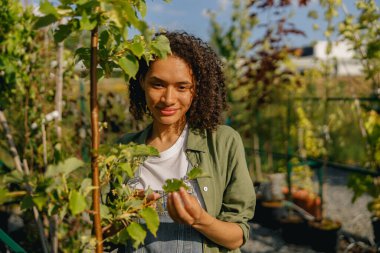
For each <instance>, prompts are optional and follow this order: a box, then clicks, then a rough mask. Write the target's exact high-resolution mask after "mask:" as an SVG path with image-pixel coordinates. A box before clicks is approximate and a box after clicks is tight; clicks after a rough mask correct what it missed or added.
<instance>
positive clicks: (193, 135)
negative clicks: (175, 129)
mask: <svg viewBox="0 0 380 253" xmlns="http://www.w3.org/2000/svg"><path fill="white" fill-rule="evenodd" d="M206 136H207V133H206V130H195V129H192V128H191V129H190V130H189V136H188V138H187V143H186V149H187V150H193V151H199V152H206V151H207V138H206Z"/></svg>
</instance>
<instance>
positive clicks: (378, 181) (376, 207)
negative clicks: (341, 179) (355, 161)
mask: <svg viewBox="0 0 380 253" xmlns="http://www.w3.org/2000/svg"><path fill="white" fill-rule="evenodd" d="M348 187H350V188H351V189H352V190H353V192H354V195H353V197H352V202H355V201H356V200H357V199H358V198H359V197H360V196H362V195H363V194H368V195H369V196H370V197H371V198H372V199H371V200H370V201H369V202H368V204H367V209H368V211H369V212H370V214H371V222H372V228H373V235H374V241H375V243H376V245H380V176H374V175H351V177H350V179H349V181H348Z"/></svg>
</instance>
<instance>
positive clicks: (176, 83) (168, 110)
mask: <svg viewBox="0 0 380 253" xmlns="http://www.w3.org/2000/svg"><path fill="white" fill-rule="evenodd" d="M141 85H142V88H143V90H144V92H145V99H146V103H147V106H148V108H149V110H150V112H151V114H152V117H153V120H154V123H155V124H160V125H165V126H170V125H178V124H182V123H185V122H186V112H187V111H188V110H189V108H190V106H191V103H192V101H193V97H194V94H195V81H194V77H193V74H192V70H191V68H190V67H189V65H188V64H187V63H186V62H185V61H184V60H182V59H181V58H179V57H176V56H168V57H167V58H166V59H158V60H156V61H154V62H152V63H151V65H150V67H149V71H148V72H147V74H146V76H145V78H144V79H143V80H142V82H141Z"/></svg>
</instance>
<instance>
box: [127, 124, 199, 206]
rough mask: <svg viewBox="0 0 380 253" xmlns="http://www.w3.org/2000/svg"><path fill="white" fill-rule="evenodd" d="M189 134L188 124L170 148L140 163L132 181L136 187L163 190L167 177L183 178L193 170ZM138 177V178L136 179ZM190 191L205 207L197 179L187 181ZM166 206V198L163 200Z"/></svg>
mask: <svg viewBox="0 0 380 253" xmlns="http://www.w3.org/2000/svg"><path fill="white" fill-rule="evenodd" d="M188 134H189V129H188V126H187V125H186V126H185V128H184V129H183V131H182V133H181V135H180V136H179V137H178V139H177V141H176V142H175V143H174V144H173V146H171V147H170V148H169V149H167V150H165V151H163V152H161V153H160V154H159V156H158V157H148V159H146V160H145V161H144V163H143V164H141V165H140V167H139V168H138V170H137V172H136V174H137V175H136V178H135V180H133V182H131V183H132V184H133V187H134V188H135V189H145V190H146V189H148V188H150V189H152V190H154V191H157V192H162V186H163V185H164V184H165V181H166V180H167V179H172V178H177V179H180V178H183V177H184V176H185V175H186V173H187V172H188V171H190V170H191V164H190V162H189V160H188V159H187V157H186V153H185V151H186V145H185V144H186V141H187V137H188ZM136 179H137V180H136ZM187 185H188V186H189V188H190V189H189V190H188V192H189V193H191V194H192V195H194V196H195V197H196V198H197V199H198V201H199V203H200V205H201V206H202V207H203V208H205V203H204V200H203V198H202V195H201V193H200V190H199V185H198V183H197V181H196V180H190V181H188V182H187ZM163 201H164V202H165V203H164V204H163V205H164V207H166V199H165V200H163Z"/></svg>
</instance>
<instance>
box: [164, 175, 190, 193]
mask: <svg viewBox="0 0 380 253" xmlns="http://www.w3.org/2000/svg"><path fill="white" fill-rule="evenodd" d="M181 187H183V188H185V189H186V190H188V189H189V187H188V186H187V185H186V184H185V182H184V181H183V180H182V179H176V178H173V179H167V180H166V181H165V185H163V186H162V189H163V190H164V191H165V192H167V193H168V192H177V191H179V188H181Z"/></svg>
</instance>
